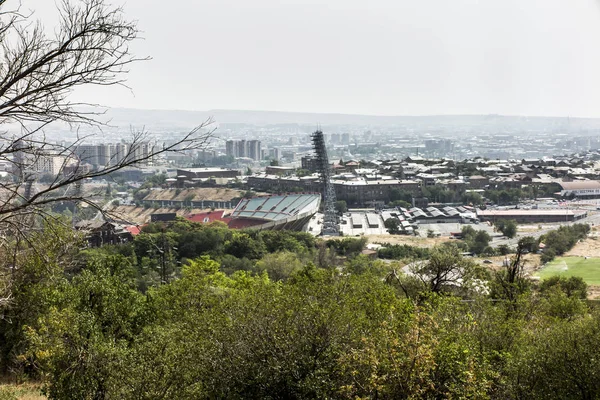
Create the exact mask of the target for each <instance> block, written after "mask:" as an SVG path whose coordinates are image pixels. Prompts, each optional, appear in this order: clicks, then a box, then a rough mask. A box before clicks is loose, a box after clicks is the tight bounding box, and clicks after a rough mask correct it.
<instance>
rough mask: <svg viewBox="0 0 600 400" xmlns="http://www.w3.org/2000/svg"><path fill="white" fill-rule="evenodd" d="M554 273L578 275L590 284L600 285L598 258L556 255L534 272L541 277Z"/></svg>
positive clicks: (567, 275)
mask: <svg viewBox="0 0 600 400" xmlns="http://www.w3.org/2000/svg"><path fill="white" fill-rule="evenodd" d="M554 275H561V276H566V277H569V276H579V277H581V278H583V280H584V281H585V282H587V283H588V284H590V285H600V258H588V259H587V260H586V259H585V258H584V257H558V258H556V259H555V260H554V261H552V262H551V263H549V264H548V265H547V266H545V267H544V268H542V269H541V270H539V271H538V272H537V273H536V276H539V277H540V278H541V279H545V278H549V277H551V276H554Z"/></svg>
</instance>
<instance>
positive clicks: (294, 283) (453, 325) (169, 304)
mask: <svg viewBox="0 0 600 400" xmlns="http://www.w3.org/2000/svg"><path fill="white" fill-rule="evenodd" d="M210 229H216V231H215V232H212V233H210V234H209V232H208V230H210ZM577 229H581V228H577ZM194 232H201V233H202V234H203V235H204V234H206V235H207V236H206V237H208V238H211V237H212V238H213V239H214V238H215V237H216V238H217V239H214V240H216V243H219V245H218V246H217V247H216V248H214V249H207V247H206V246H203V245H202V246H203V247H202V248H203V249H204V250H205V251H206V253H207V254H206V255H200V256H195V257H193V258H190V257H187V256H186V257H185V259H184V258H181V257H180V255H178V254H177V255H176V256H177V258H179V259H180V260H182V265H181V268H180V271H179V273H178V276H176V277H174V278H173V279H172V280H170V281H169V282H165V283H164V284H162V285H156V284H155V285H148V286H147V287H146V288H145V293H142V292H141V291H140V290H139V283H138V282H137V280H138V279H139V271H140V268H145V266H146V265H150V264H147V263H148V262H149V261H148V260H147V259H148V257H147V256H144V255H142V253H144V252H146V251H148V249H151V248H152V246H153V245H152V242H151V241H150V239H161V240H162V239H164V240H165V241H166V242H165V243H164V244H165V246H166V245H171V244H173V247H176V249H173V252H174V253H176V252H178V251H179V252H181V251H182V250H181V249H180V248H179V246H181V244H182V242H181V241H180V240H183V239H182V237H183V236H185V235H188V234H190V233H194ZM582 232H583V230H582ZM37 235H38V236H36V237H35V238H34V239H35V240H36V241H37V242H38V244H39V243H43V244H44V245H45V248H46V249H47V252H46V253H45V254H43V255H42V254H39V253H36V252H27V251H23V252H21V253H19V257H18V258H17V259H11V260H10V262H16V263H17V265H18V268H17V269H15V270H14V273H15V279H14V281H13V282H14V286H13V288H12V289H13V293H14V296H13V299H12V303H11V305H10V307H6V308H2V309H0V310H1V311H2V317H3V318H2V319H0V350H1V353H0V356H1V358H0V367H1V368H2V370H3V371H4V372H7V371H11V372H16V373H18V374H19V375H20V376H21V377H30V378H37V379H41V380H42V383H43V384H44V385H45V388H46V394H47V395H48V397H49V398H51V399H71V398H82V399H108V398H123V399H130V398H135V399H159V398H163V399H167V398H174V399H212V398H233V399H243V398H271V399H275V398H279V399H283V398H285V399H288V398H290V399H313V398H331V399H355V398H379V399H444V398H457V399H459V398H472V399H525V398H527V399H579V398H584V399H593V398H598V397H600V383H599V381H598V379H597V377H598V376H599V375H600V362H598V360H597V356H596V355H597V349H598V347H599V346H600V315H599V314H598V311H597V310H595V309H593V308H589V307H588V306H587V303H586V302H585V301H582V299H583V298H584V296H585V291H586V285H585V284H584V283H583V282H582V281H581V280H579V279H576V278H569V279H566V278H553V279H549V280H546V281H543V282H541V283H540V286H539V292H535V291H532V290H530V289H531V286H530V285H529V284H528V281H525V280H524V279H525V278H524V277H523V276H524V275H523V270H522V265H519V264H518V257H516V258H515V259H514V260H516V264H515V263H512V264H511V265H510V266H507V267H506V269H505V270H503V271H501V273H500V272H498V273H495V274H494V275H490V274H489V273H486V271H484V270H482V269H481V267H480V266H478V265H477V264H476V263H474V262H473V261H472V260H470V259H468V258H466V259H465V258H463V257H462V256H461V251H460V249H459V248H458V246H457V245H455V244H453V243H449V244H445V245H442V246H438V247H436V248H433V249H421V248H417V247H411V246H406V245H394V246H388V247H385V248H382V249H381V250H380V253H381V252H384V253H385V252H386V251H387V252H389V253H390V254H389V255H390V256H392V257H391V258H399V259H400V258H402V259H418V258H420V259H421V260H419V261H416V262H413V263H411V264H410V265H407V266H405V268H402V264H401V263H396V262H383V261H380V260H372V259H370V258H369V257H367V256H365V255H357V256H355V257H346V256H347V255H356V254H357V253H358V252H360V251H359V250H360V249H362V246H363V245H364V241H363V240H361V239H336V240H333V241H331V242H333V243H332V244H330V245H329V246H330V248H329V249H328V248H327V247H326V246H325V245H324V243H323V242H320V241H317V242H316V244H315V246H317V247H318V248H317V249H312V248H311V247H310V244H311V243H313V242H312V241H313V240H314V239H313V238H308V237H304V236H302V235H296V234H287V233H281V235H279V233H268V234H261V233H257V232H240V231H235V232H232V231H228V230H227V229H224V228H223V227H220V226H216V227H209V226H202V225H201V226H193V225H190V226H187V225H186V224H176V225H173V226H171V227H169V229H167V230H166V231H164V232H162V231H158V232H155V233H144V234H142V235H140V238H139V239H136V241H138V240H139V243H134V244H133V245H129V246H122V247H121V246H112V247H106V248H102V249H86V250H85V251H84V253H83V254H80V253H79V252H80V248H81V244H80V243H78V242H76V241H75V240H74V239H73V240H72V242H71V241H67V242H66V243H72V245H68V246H67V247H63V245H61V244H59V243H54V242H53V241H48V242H47V243H46V242H44V241H43V240H44V235H43V233H41V232H39V233H37ZM152 235H156V236H152ZM211 235H212V236H211ZM186 237H187V238H191V239H193V238H195V237H196V236H194V235H191V236H186ZM70 240H71V239H70ZM529 242H530V241H529V239H527V238H524V239H521V240H520V241H519V245H518V249H517V255H518V256H519V255H521V254H523V252H524V250H525V248H526V247H528V246H529V245H530V244H531V243H529ZM457 243H460V242H458V241H457ZM154 244H157V243H154ZM160 244H161V245H162V243H160ZM199 246H200V244H199ZM228 249H229V250H230V251H231V252H228V251H229V250H228ZM269 249H272V250H274V251H270V250H269ZM290 249H295V250H293V251H290ZM24 250H26V249H24ZM313 250H314V251H313ZM138 251H139V252H140V254H138ZM185 251H187V252H192V251H194V249H193V248H189V249H187V250H185ZM333 252H337V253H338V254H340V255H341V256H343V258H342V257H339V256H338V261H340V259H343V261H342V262H341V263H340V264H338V265H336V266H335V267H336V268H331V267H332V266H333V265H331V264H328V262H329V261H332V260H333V259H332V258H330V256H331V254H332V253H333ZM187 254H191V253H187ZM208 254H211V255H213V254H215V258H216V259H212V258H211V257H209V256H208ZM237 255H241V256H242V257H241V258H239V257H237ZM321 256H322V258H321ZM253 257H258V258H253ZM217 260H218V261H217ZM319 260H320V261H319ZM328 260H329V261H328ZM150 261H152V260H150ZM313 261H319V262H313ZM0 262H6V260H0ZM138 262H140V263H141V264H138ZM317 265H323V268H319V267H317ZM224 270H228V271H227V273H225V272H224ZM488 287H489V288H491V290H488ZM465 300H467V301H465Z"/></svg>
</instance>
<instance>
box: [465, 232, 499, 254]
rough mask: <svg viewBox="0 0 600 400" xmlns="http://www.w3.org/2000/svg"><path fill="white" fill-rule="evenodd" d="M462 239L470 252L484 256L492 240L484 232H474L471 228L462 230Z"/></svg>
mask: <svg viewBox="0 0 600 400" xmlns="http://www.w3.org/2000/svg"><path fill="white" fill-rule="evenodd" d="M462 237H463V240H464V242H465V243H466V244H467V247H468V249H469V251H470V252H472V253H475V254H484V253H485V250H486V249H487V248H488V245H489V243H490V241H491V240H492V238H491V237H490V235H489V234H488V233H487V232H486V231H476V230H475V229H473V227H472V226H470V225H466V226H463V228H462Z"/></svg>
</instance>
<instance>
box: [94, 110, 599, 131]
mask: <svg viewBox="0 0 600 400" xmlns="http://www.w3.org/2000/svg"><path fill="white" fill-rule="evenodd" d="M106 118H107V119H110V121H111V125H116V126H128V125H134V126H146V127H149V128H150V127H153V128H157V127H158V128H169V127H186V128H187V127H192V126H196V125H198V124H199V123H201V122H202V121H205V120H206V119H208V118H213V119H214V120H215V122H217V123H218V124H220V125H224V124H225V125H226V124H248V125H256V126H263V125H278V124H298V125H312V126H315V127H316V126H319V125H320V126H323V127H325V126H330V125H348V126H373V127H376V126H380V127H385V126H388V127H389V126H412V127H415V128H416V127H423V128H424V127H426V126H431V127H435V126H438V127H457V128H459V127H464V128H467V127H484V126H487V127H496V126H497V127H499V128H500V127H511V128H516V129H551V130H557V129H558V130H561V129H565V130H573V129H600V118H570V117H535V116H533V117H527V116H505V115H427V116H377V115H356V114H336V113H306V112H286V111H252V110H222V109H215V110H207V111H188V110H143V109H133V108H111V109H108V111H107V113H106ZM567 128H568V129H567Z"/></svg>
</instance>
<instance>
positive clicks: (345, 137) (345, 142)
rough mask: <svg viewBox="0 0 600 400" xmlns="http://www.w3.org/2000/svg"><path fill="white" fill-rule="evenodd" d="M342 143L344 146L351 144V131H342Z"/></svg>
mask: <svg viewBox="0 0 600 400" xmlns="http://www.w3.org/2000/svg"><path fill="white" fill-rule="evenodd" d="M342 144H343V145H344V146H348V145H350V134H349V133H342Z"/></svg>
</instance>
